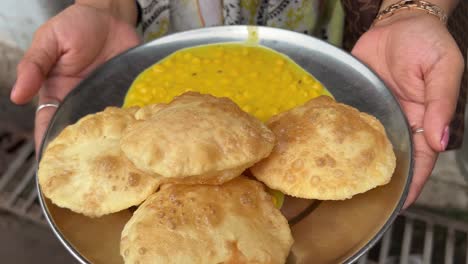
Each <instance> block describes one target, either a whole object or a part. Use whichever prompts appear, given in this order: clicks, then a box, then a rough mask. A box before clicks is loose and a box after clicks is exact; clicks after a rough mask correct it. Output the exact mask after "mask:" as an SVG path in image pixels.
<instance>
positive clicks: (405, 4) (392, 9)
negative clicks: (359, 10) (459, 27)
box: [374, 0, 448, 25]
mask: <svg viewBox="0 0 468 264" xmlns="http://www.w3.org/2000/svg"><path fill="white" fill-rule="evenodd" d="M412 9H416V10H422V11H425V12H426V13H428V14H431V15H434V16H436V17H438V18H439V20H440V21H442V23H444V25H445V24H447V19H448V16H447V14H446V13H445V11H444V10H443V9H442V8H440V7H438V6H436V5H434V4H431V3H429V2H427V1H423V0H402V1H399V2H397V3H395V4H392V5H390V6H388V7H386V8H385V9H384V10H382V11H380V12H379V13H378V14H377V17H376V18H375V20H374V23H375V22H376V21H380V20H382V19H385V18H387V17H390V16H392V15H393V14H395V13H396V12H398V11H401V10H412Z"/></svg>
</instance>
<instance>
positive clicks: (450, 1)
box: [380, 0, 459, 15]
mask: <svg viewBox="0 0 468 264" xmlns="http://www.w3.org/2000/svg"><path fill="white" fill-rule="evenodd" d="M399 1H401V0H383V1H382V4H381V6H380V10H382V9H384V8H386V7H387V6H389V5H391V4H395V3H397V2H399ZM426 1H427V2H430V3H432V4H434V5H437V6H439V7H440V8H442V9H443V10H444V11H445V12H447V15H450V14H451V13H452V11H453V10H454V9H455V7H456V6H457V4H458V2H459V0H426Z"/></svg>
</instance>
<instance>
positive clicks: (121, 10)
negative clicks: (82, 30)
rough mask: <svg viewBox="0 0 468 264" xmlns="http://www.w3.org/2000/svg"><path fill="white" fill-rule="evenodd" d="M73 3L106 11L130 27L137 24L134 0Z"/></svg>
mask: <svg viewBox="0 0 468 264" xmlns="http://www.w3.org/2000/svg"><path fill="white" fill-rule="evenodd" d="M75 3H76V4H81V5H88V6H92V7H95V8H97V9H102V10H107V11H109V12H110V13H111V14H112V15H113V16H115V17H116V18H118V19H121V20H123V21H125V22H127V23H129V24H131V25H135V24H136V23H137V17H138V11H137V6H136V2H135V0H76V1H75Z"/></svg>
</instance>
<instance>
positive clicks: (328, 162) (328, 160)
mask: <svg viewBox="0 0 468 264" xmlns="http://www.w3.org/2000/svg"><path fill="white" fill-rule="evenodd" d="M315 165H316V166H317V167H320V168H323V167H331V168H334V167H335V166H336V160H335V159H334V158H333V157H331V156H330V155H328V154H325V156H323V157H320V158H316V159H315Z"/></svg>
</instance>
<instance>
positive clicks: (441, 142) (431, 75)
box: [424, 53, 464, 151]
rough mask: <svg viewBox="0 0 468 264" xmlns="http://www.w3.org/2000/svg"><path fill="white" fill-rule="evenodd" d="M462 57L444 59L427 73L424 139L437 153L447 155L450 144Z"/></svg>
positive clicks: (425, 80) (455, 56) (461, 71)
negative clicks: (446, 150)
mask: <svg viewBox="0 0 468 264" xmlns="http://www.w3.org/2000/svg"><path fill="white" fill-rule="evenodd" d="M463 68H464V67H463V59H462V57H461V55H459V54H456V53H455V54H454V55H452V56H445V57H444V58H442V59H440V60H439V61H438V62H437V63H436V64H435V65H433V66H432V67H430V69H429V70H428V71H426V72H425V73H424V82H425V86H426V91H425V100H424V101H425V108H426V111H425V113H424V131H425V133H424V135H425V137H426V140H427V142H428V143H429V145H430V147H431V148H432V149H433V150H435V151H444V150H445V149H446V148H447V144H448V141H449V134H450V131H449V124H450V121H451V120H452V117H453V114H454V111H455V108H456V104H457V99H458V93H459V89H460V82H461V77H462V73H463Z"/></svg>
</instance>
